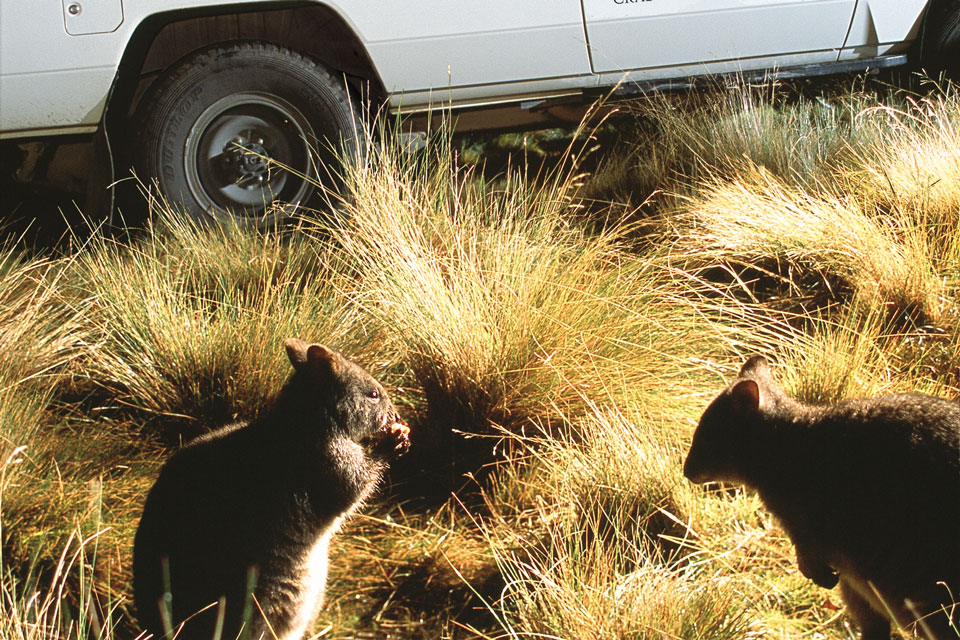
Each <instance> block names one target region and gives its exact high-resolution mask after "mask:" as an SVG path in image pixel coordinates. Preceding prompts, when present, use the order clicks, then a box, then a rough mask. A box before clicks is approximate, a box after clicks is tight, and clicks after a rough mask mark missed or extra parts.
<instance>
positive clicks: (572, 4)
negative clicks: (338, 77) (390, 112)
mask: <svg viewBox="0 0 960 640" xmlns="http://www.w3.org/2000/svg"><path fill="white" fill-rule="evenodd" d="M334 6H338V5H334ZM339 6H342V7H343V9H342V12H343V15H346V16H349V19H350V20H351V22H352V23H353V24H354V25H355V27H356V29H357V31H358V32H359V34H360V37H361V39H362V40H363V41H364V43H365V44H366V46H367V50H368V52H369V54H370V57H371V58H372V59H373V61H374V63H375V64H376V67H377V70H378V71H379V73H380V77H381V78H382V80H383V82H384V85H385V86H386V89H387V91H388V92H402V93H403V100H404V101H405V103H406V104H410V103H412V102H414V101H417V100H421V99H422V97H420V96H418V94H423V93H427V92H430V93H432V94H433V97H434V99H436V100H440V99H442V98H444V97H445V96H447V95H448V93H450V91H449V90H451V89H452V90H453V91H452V94H453V95H459V94H464V95H476V96H479V95H483V94H485V93H490V94H491V95H501V94H503V89H502V87H503V86H504V85H516V84H517V83H531V82H548V83H549V82H551V81H553V80H555V79H557V78H570V77H579V78H586V79H588V80H589V79H592V78H593V77H594V76H593V75H592V73H591V70H590V64H589V60H588V58H587V47H586V41H585V37H584V30H583V14H582V12H581V6H580V2H579V0H523V1H522V2H517V1H516V0H484V1H483V2H452V1H450V0H446V1H443V2H437V0H380V1H378V2H369V0H339ZM581 82H583V81H581ZM497 87H499V88H497ZM518 92H522V88H520V87H514V89H513V90H511V92H510V93H518Z"/></svg>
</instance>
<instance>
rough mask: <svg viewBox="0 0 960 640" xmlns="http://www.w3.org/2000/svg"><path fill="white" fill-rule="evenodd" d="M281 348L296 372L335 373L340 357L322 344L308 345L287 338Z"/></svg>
mask: <svg viewBox="0 0 960 640" xmlns="http://www.w3.org/2000/svg"><path fill="white" fill-rule="evenodd" d="M283 346H284V347H286V349H287V357H288V358H290V364H292V365H293V368H294V369H296V370H297V371H301V370H305V369H311V370H314V371H316V370H327V371H334V372H335V371H336V370H337V368H338V366H339V358H340V355H339V354H338V353H337V352H336V351H334V350H333V349H328V348H327V347H325V346H323V345H322V344H309V343H307V342H304V341H303V340H300V339H298V338H288V339H287V340H285V341H284V343H283Z"/></svg>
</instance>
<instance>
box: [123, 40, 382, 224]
mask: <svg viewBox="0 0 960 640" xmlns="http://www.w3.org/2000/svg"><path fill="white" fill-rule="evenodd" d="M134 122H135V127H136V141H137V145H136V148H135V149H134V150H133V160H134V168H135V170H136V172H137V176H138V178H139V179H140V180H141V181H143V182H144V183H148V182H149V184H150V186H151V188H153V187H154V186H155V187H156V189H157V190H158V191H159V195H160V196H161V197H162V198H163V199H164V200H166V201H167V202H169V203H170V204H171V205H172V206H173V207H174V208H175V209H178V210H182V211H183V212H185V213H186V214H187V215H189V216H190V217H191V218H193V219H194V220H197V221H201V222H208V221H211V220H224V219H232V220H234V221H236V222H237V223H238V224H240V225H241V226H258V227H266V226H270V225H272V224H275V223H276V222H277V220H278V219H280V218H283V217H286V216H288V215H289V214H290V213H291V212H292V211H293V210H295V209H297V207H300V206H305V207H314V206H317V204H318V198H319V196H320V195H321V193H322V191H323V189H325V188H326V189H330V188H332V189H336V187H337V184H336V183H337V179H336V176H337V175H338V173H339V170H340V166H339V165H338V163H340V162H342V159H344V158H348V157H351V156H352V155H354V154H355V153H356V151H357V149H358V148H359V147H360V146H361V145H362V143H363V138H362V135H361V127H360V122H361V118H360V114H359V110H358V109H357V108H356V105H355V104H354V103H353V102H352V101H351V98H350V94H349V93H348V90H347V88H346V85H345V80H344V78H343V77H342V76H339V75H337V74H336V73H335V72H334V71H333V70H331V69H329V68H328V67H326V66H325V65H324V64H323V63H321V62H319V61H317V60H314V59H312V58H310V57H308V56H305V55H301V54H299V53H297V52H294V51H291V50H289V49H286V48H283V47H278V46H276V45H272V44H267V43H262V42H248V41H243V42H234V43H228V44H219V45H216V46H212V47H208V48H206V49H203V50H200V51H198V52H196V53H193V54H191V55H189V56H187V57H186V58H184V59H182V60H180V61H179V62H178V63H176V64H175V65H173V66H172V67H171V68H169V69H168V70H167V71H166V72H164V74H163V75H162V76H161V77H160V78H158V79H157V80H156V81H155V82H154V83H153V84H152V85H151V86H150V88H149V89H148V90H147V92H146V93H145V95H144V96H143V98H142V99H141V100H140V102H139V104H138V106H137V110H136V113H135V116H134Z"/></svg>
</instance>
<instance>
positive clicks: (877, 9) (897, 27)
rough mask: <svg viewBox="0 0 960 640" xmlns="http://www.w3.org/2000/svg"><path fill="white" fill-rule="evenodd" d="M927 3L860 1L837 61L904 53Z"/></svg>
mask: <svg viewBox="0 0 960 640" xmlns="http://www.w3.org/2000/svg"><path fill="white" fill-rule="evenodd" d="M926 5H927V0H860V2H859V3H858V5H857V11H856V13H855V14H854V16H853V23H852V24H851V25H850V35H849V36H847V42H846V44H845V45H844V52H843V54H842V57H841V59H844V60H846V59H854V58H869V57H875V56H878V55H884V54H886V53H889V52H892V51H905V50H906V48H907V46H909V44H908V43H909V42H911V41H913V40H914V38H916V35H917V32H918V31H919V29H920V21H921V19H922V18H923V12H924V9H925V8H926Z"/></svg>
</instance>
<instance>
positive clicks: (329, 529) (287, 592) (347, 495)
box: [134, 340, 409, 640]
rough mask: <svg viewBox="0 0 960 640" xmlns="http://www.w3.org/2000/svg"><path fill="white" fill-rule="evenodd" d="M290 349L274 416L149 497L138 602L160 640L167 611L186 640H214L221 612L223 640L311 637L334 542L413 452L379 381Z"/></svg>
mask: <svg viewBox="0 0 960 640" xmlns="http://www.w3.org/2000/svg"><path fill="white" fill-rule="evenodd" d="M286 349H287V355H288V357H289V358H290V362H291V363H292V364H293V367H294V372H293V375H292V376H291V377H290V379H289V380H288V382H287V383H286V385H285V386H284V388H283V389H282V390H281V392H280V394H279V396H278V397H277V399H276V401H275V403H274V404H273V405H272V407H271V408H270V409H269V410H268V411H266V412H265V414H264V415H263V416H262V417H260V418H259V419H257V420H256V421H254V422H251V423H249V424H236V425H231V426H228V427H224V428H223V429H220V430H219V431H215V432H213V433H210V434H208V435H206V436H203V437H201V438H198V439H197V440H195V441H194V442H193V443H191V444H190V445H188V446H187V447H184V448H183V449H181V450H180V451H178V452H177V453H176V454H174V455H173V456H172V457H171V458H170V460H168V461H167V463H166V464H165V465H164V467H163V469H162V471H161V473H160V477H159V478H158V479H157V482H156V484H155V485H154V486H153V489H151V491H150V494H149V495H148V497H147V501H146V505H145V506H144V510H143V516H142V518H141V520H140V525H139V528H138V529H137V535H136V539H135V542H134V593H135V599H136V605H137V609H138V612H139V616H140V623H141V625H142V626H143V627H144V628H145V629H147V630H149V631H151V632H152V633H153V634H154V635H155V637H157V638H161V637H164V636H163V631H164V629H163V626H164V625H163V622H162V614H161V610H162V609H164V608H169V610H170V612H171V613H172V622H173V630H174V632H175V634H176V638H178V640H190V639H201V640H210V639H211V638H213V637H214V628H215V625H216V616H217V603H218V601H221V599H222V604H221V606H222V607H223V614H224V627H223V634H222V636H221V637H222V638H224V639H225V640H232V639H233V638H237V637H242V638H249V639H250V640H259V639H261V638H273V637H274V636H273V634H276V636H277V637H278V638H285V639H286V638H289V639H291V640H293V639H295V638H299V637H300V636H302V634H303V632H304V630H305V629H306V628H307V627H308V626H309V625H310V624H311V623H312V622H313V620H314V618H315V616H316V614H317V612H318V610H319V608H320V604H321V602H322V599H323V591H324V583H325V580H326V563H327V545H328V543H329V540H330V537H331V536H332V535H333V533H334V532H335V531H336V529H337V528H338V527H339V525H340V522H341V521H342V520H343V519H344V518H345V517H347V516H348V515H349V514H350V513H352V512H353V511H354V510H356V509H357V508H358V507H359V506H360V504H361V503H362V502H363V501H364V499H365V498H366V497H367V496H368V495H369V494H370V493H371V492H372V491H373V489H374V488H375V487H376V485H377V483H378V482H379V480H380V477H381V475H382V473H383V471H384V470H385V468H386V466H387V463H388V461H389V459H390V458H391V457H393V456H395V455H398V454H400V453H403V452H404V451H405V450H406V448H407V446H408V445H409V441H408V440H407V429H406V427H404V426H402V425H400V424H399V418H398V416H397V413H396V410H395V409H394V406H393V403H392V402H391V401H390V399H389V398H388V397H387V394H386V392H385V391H384V390H383V387H381V386H380V384H379V383H377V381H376V380H374V379H373V378H372V377H371V376H370V374H368V373H367V372H366V371H364V370H363V369H362V368H360V367H359V366H357V365H356V364H354V363H352V362H350V361H349V360H347V359H346V358H344V357H343V356H341V355H340V354H339V353H337V352H335V351H333V350H331V349H328V348H326V347H323V346H322V345H308V344H306V343H305V342H302V341H300V340H288V341H287V342H286ZM248 586H252V592H251V590H250V589H249V588H248ZM168 587H169V589H168ZM251 595H252V597H250V596H251ZM204 607H210V608H208V609H207V610H206V611H204V612H203V613H200V614H198V615H196V614H197V612H198V611H200V610H202V609H204ZM245 609H246V610H245ZM261 612H262V613H261ZM181 624H182V629H179V627H180V625H181Z"/></svg>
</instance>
